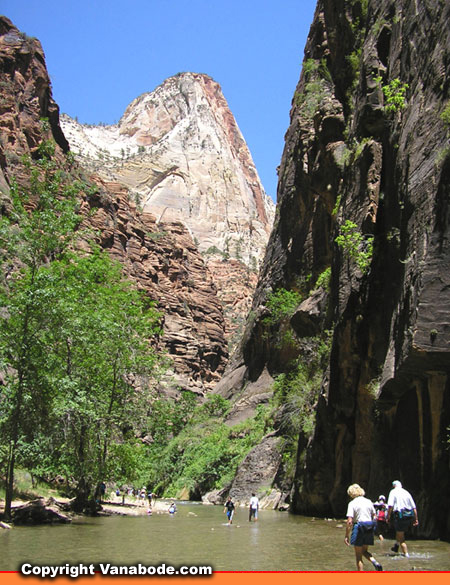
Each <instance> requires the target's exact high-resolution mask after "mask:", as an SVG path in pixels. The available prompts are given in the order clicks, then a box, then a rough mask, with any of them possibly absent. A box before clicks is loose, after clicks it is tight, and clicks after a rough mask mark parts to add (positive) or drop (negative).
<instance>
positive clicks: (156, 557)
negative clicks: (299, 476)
mask: <svg viewBox="0 0 450 585" xmlns="http://www.w3.org/2000/svg"><path fill="white" fill-rule="evenodd" d="M343 524H344V523H343V522H342V521H326V520H323V519H316V520H315V521H314V520H312V519H311V518H304V517H299V516H291V515H289V514H285V513H281V512H273V511H264V510H263V511H261V512H260V518H259V521H258V522H256V523H249V522H248V516H247V511H246V510H244V509H238V510H237V511H236V513H235V516H234V519H233V524H232V525H231V526H228V525H227V524H226V517H225V515H224V514H223V513H222V508H221V507H219V506H218V507H214V506H192V505H179V506H178V512H177V514H176V515H175V516H173V517H172V516H170V515H169V514H160V515H158V514H154V515H153V516H150V517H147V516H142V517H110V518H97V519H92V518H88V519H81V520H77V521H76V522H73V523H72V524H70V525H65V526H38V527H33V528H25V527H16V528H14V529H13V530H3V531H2V532H0V550H1V554H0V570H16V569H17V568H18V566H19V565H20V564H21V563H22V562H30V563H32V564H53V565H54V564H58V565H59V564H63V563H66V562H69V563H73V564H75V563H80V562H81V563H85V564H89V563H99V562H103V563H112V564H115V565H117V564H127V565H130V564H137V563H143V564H146V565H157V564H160V563H163V562H165V563H167V564H171V565H196V564H202V565H212V566H213V568H214V569H215V570H228V571H230V570H235V571H238V570H241V571H243V570H247V571H248V570H250V571H270V570H272V571H299V570H307V571H317V570H335V571H341V570H342V571H346V570H353V569H354V554H353V548H348V547H346V546H345V545H344V532H345V530H344V527H343ZM391 546H392V541H391V540H386V541H385V542H384V543H382V544H381V543H376V544H375V545H374V547H373V550H374V552H375V554H376V556H377V558H378V559H379V560H380V562H381V563H382V564H383V567H384V568H385V570H393V571H409V570H426V571H428V570H450V544H449V543H444V542H439V541H420V540H418V541H409V548H410V558H409V559H405V558H403V557H401V556H397V555H393V553H391V551H390V547H391ZM371 568H372V567H368V569H369V570H371Z"/></svg>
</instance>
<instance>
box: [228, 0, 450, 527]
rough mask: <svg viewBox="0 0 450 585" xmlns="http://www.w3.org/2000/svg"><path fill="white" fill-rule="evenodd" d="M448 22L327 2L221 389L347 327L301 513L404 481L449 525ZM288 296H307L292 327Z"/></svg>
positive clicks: (306, 466) (304, 454) (389, 4)
mask: <svg viewBox="0 0 450 585" xmlns="http://www.w3.org/2000/svg"><path fill="white" fill-rule="evenodd" d="M449 21H450V6H449V5H448V3H445V2H440V1H439V0H433V1H430V0H428V1H425V0H417V1H416V2H409V1H408V0H400V1H397V2H393V1H392V0H376V1H375V0H368V2H362V1H350V0H346V1H345V0H337V1H333V2H331V1H329V0H319V2H318V5H317V9H316V13H315V17H314V22H313V24H312V27H311V30H310V34H309V38H308V42H307V45H306V49H305V59H304V63H303V70H302V75H301V78H300V81H299V84H298V87H297V89H296V92H295V95H294V99H293V103H292V110H291V124H290V127H289V130H288V132H287V134H286V145H285V150H284V153H283V158H282V163H281V167H280V174H279V177H280V179H279V186H278V202H277V212H276V221H275V227H274V230H273V232H272V235H271V238H270V241H269V245H268V249H267V253H266V257H265V260H264V263H263V267H262V271H261V274H260V280H259V284H258V287H257V291H256V294H255V299H254V306H253V318H252V321H251V322H249V323H248V325H247V332H246V334H245V336H244V340H243V343H242V347H241V351H240V352H239V353H238V354H237V355H236V356H235V358H234V370H233V371H231V372H229V373H228V375H227V376H226V377H225V378H224V380H223V381H222V382H221V386H219V391H221V392H222V393H223V394H224V395H226V394H227V393H228V394H229V393H233V392H234V394H235V395H238V399H236V400H237V401H241V402H243V401H245V396H246V391H247V387H248V386H254V384H257V381H258V379H260V378H261V376H265V377H267V374H268V373H269V374H270V375H272V376H276V375H277V374H280V373H282V372H285V373H286V372H293V371H294V372H296V371H298V370H295V368H298V367H299V364H303V366H305V364H306V366H308V365H310V364H311V363H312V362H311V355H310V353H308V352H310V350H311V349H312V348H313V347H314V340H315V339H316V340H317V339H322V340H324V339H325V336H324V332H325V331H326V330H329V331H331V334H330V335H331V349H330V354H329V358H328V359H327V362H326V363H325V364H323V369H322V374H323V377H322V384H321V385H319V387H318V389H317V393H316V400H317V404H316V421H315V429H314V432H313V433H312V434H310V433H309V432H308V431H307V430H304V429H301V430H300V440H299V450H298V460H297V470H296V474H295V482H294V487H293V490H292V494H291V495H292V501H291V505H292V509H293V510H295V511H296V512H299V513H309V514H336V515H340V514H344V513H345V509H346V501H347V497H346V489H347V486H348V485H349V484H350V483H352V482H354V481H356V482H358V483H361V484H362V485H363V486H364V487H365V488H366V491H367V493H368V495H369V497H372V498H376V497H377V496H378V494H379V493H385V492H386V491H388V490H389V489H390V484H391V481H392V480H393V479H396V478H398V479H401V480H402V481H403V483H404V485H405V486H406V487H407V489H409V490H410V491H411V492H412V493H413V495H414V496H415V498H416V501H417V502H418V506H419V515H420V516H421V526H420V528H419V533H420V534H422V535H426V536H441V537H447V538H448V537H449V535H450V508H449V507H448V497H447V494H448V491H449V484H450V474H449V451H448V431H447V429H448V427H449V423H450V420H449V419H450V401H449V397H450V393H449V373H450V353H449V347H450V337H449V335H450V329H449V310H448V306H449V301H450V299H449V298H448V293H449V290H450V287H449V284H450V281H449V274H450V273H449V270H448V264H449V257H450V256H449V253H450V250H449V248H448V236H449V233H448V232H449V226H448V212H447V210H448V200H449V195H450V193H449V182H450V181H449V180H450V154H449V153H450V148H449V146H450V145H449V124H450V106H449V103H450V102H449V100H450V95H449V94H450V77H449V63H450V61H449V55H450V32H449V27H448V23H449ZM277 291H278V292H280V291H288V292H289V293H295V294H296V295H298V296H297V297H296V298H297V306H296V307H294V308H293V309H292V308H291V309H290V310H289V311H284V313H279V314H278V317H277V319H276V321H277V324H276V327H275V326H273V325H271V321H270V319H267V315H268V314H269V315H270V311H271V309H270V306H271V302H272V300H273V299H274V298H275V296H274V293H276V292H277ZM278 298H281V296H280V295H279V297H278ZM286 298H288V297H286ZM289 298H294V297H293V296H291V297H289ZM272 305H273V303H272ZM272 315H273V310H272ZM272 322H273V320H272ZM281 330H284V331H285V332H288V333H289V335H284V337H283V338H280V331H281ZM286 340H288V341H289V343H287V341H286ZM249 382H250V384H249ZM270 389H271V387H270V386H269V385H267V386H266V390H267V391H269V392H270ZM280 432H281V431H280ZM275 483H276V482H275Z"/></svg>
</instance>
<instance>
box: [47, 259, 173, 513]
mask: <svg viewBox="0 0 450 585" xmlns="http://www.w3.org/2000/svg"><path fill="white" fill-rule="evenodd" d="M52 272H53V277H54V283H55V289H56V294H55V297H56V298H57V299H58V300H57V302H56V306H55V308H54V311H53V315H54V318H55V319H57V321H58V322H55V324H54V325H55V327H54V329H53V333H52V339H51V343H50V344H49V345H50V346H51V348H52V350H53V352H54V354H53V359H54V362H55V365H56V368H55V369H56V371H57V372H58V385H59V389H60V391H59V393H58V395H57V398H56V401H55V403H54V411H53V416H54V417H55V420H56V421H57V423H58V424H57V425H56V426H57V428H59V429H60V431H59V434H58V436H56V437H55V447H57V448H56V449H54V452H55V453H56V454H57V459H58V463H60V464H62V465H63V466H64V467H66V468H68V469H69V473H70V474H71V475H72V476H73V477H76V478H77V502H76V506H77V507H78V508H80V509H82V508H85V507H86V506H88V505H91V504H93V502H94V499H95V498H94V496H95V491H96V487H97V485H98V484H99V482H100V481H102V480H106V479H110V478H111V479H112V478H113V477H114V469H113V468H112V466H111V465H110V448H111V446H112V445H119V444H122V445H123V444H124V443H126V442H127V440H128V439H129V440H131V441H134V437H135V436H136V435H137V434H138V433H139V431H140V430H141V429H143V428H144V427H145V424H146V418H147V416H148V412H149V404H150V401H151V397H152V389H153V386H154V383H155V382H156V381H157V380H158V375H159V372H160V371H161V369H162V365H163V364H162V361H161V360H160V359H159V356H158V354H157V352H156V351H155V349H154V347H153V345H152V343H151V341H152V339H153V338H154V337H155V336H156V335H158V334H159V333H160V327H159V319H160V315H159V313H158V312H157V311H156V310H155V309H154V308H153V305H152V303H151V302H149V301H148V299H146V298H145V297H144V296H143V295H142V294H141V293H140V292H139V291H137V290H135V289H134V288H133V287H132V285H131V283H130V282H128V281H126V280H124V279H123V276H122V271H121V267H120V266H119V265H118V264H117V263H114V262H113V261H112V260H111V259H110V258H109V256H108V255H107V253H106V252H103V251H101V250H99V249H97V250H94V251H93V253H91V254H89V255H87V256H85V257H79V256H77V255H74V254H72V255H70V256H69V255H66V257H65V258H64V259H62V260H60V261H58V262H54V263H53V264H52ZM58 324H59V325H58ZM120 454H122V455H125V456H126V449H125V448H122V449H119V448H117V447H115V448H114V458H115V459H116V460H117V458H118V457H119V455H120Z"/></svg>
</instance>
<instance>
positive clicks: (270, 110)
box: [0, 0, 316, 198]
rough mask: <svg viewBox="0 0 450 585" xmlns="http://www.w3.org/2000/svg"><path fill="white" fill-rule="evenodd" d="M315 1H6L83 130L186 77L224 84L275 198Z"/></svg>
mask: <svg viewBox="0 0 450 585" xmlns="http://www.w3.org/2000/svg"><path fill="white" fill-rule="evenodd" d="M315 6H316V0H78V1H75V0H2V2H1V4H0V10H1V12H2V14H4V15H5V16H7V17H8V18H10V19H11V20H12V22H13V23H14V25H15V26H17V27H18V28H19V29H20V30H21V31H22V32H24V33H26V34H28V35H29V36H34V37H37V38H38V39H39V40H40V41H41V43H42V46H43V48H44V51H45V55H46V61H47V68H48V70H49V73H50V78H51V80H52V87H53V96H54V98H55V100H56V102H57V103H58V104H59V106H60V108H61V112H66V113H67V114H69V115H70V116H72V117H77V118H78V120H79V121H80V122H86V123H98V122H105V123H108V124H111V123H114V122H117V121H118V120H119V119H120V117H121V116H122V114H123V112H124V111H125V108H126V107H127V105H128V104H129V103H130V102H131V101H132V100H133V99H134V98H135V97H137V96H138V95H140V94H142V93H145V92H148V91H152V90H154V89H155V88H156V87H157V86H158V85H159V84H160V83H162V82H163V81H164V80H165V79H167V78H168V77H170V76H172V75H175V74H176V73H179V72H182V71H193V72H196V73H206V74H208V75H210V76H211V77H213V78H214V79H215V81H217V82H218V83H220V85H221V87H222V91H223V93H224V95H225V98H226V99H227V101H228V104H229V106H230V109H231V111H232V112H233V114H234V116H235V118H236V120H237V123H238V125H239V127H240V129H241V131H242V133H243V135H244V138H245V140H246V141H247V144H248V146H249V148H250V151H251V153H252V156H253V160H254V162H255V164H256V168H257V169H258V173H259V175H260V177H261V180H262V183H263V185H264V187H265V189H266V191H267V193H268V194H269V195H271V196H272V198H275V196H276V182H277V177H276V167H277V166H278V165H279V163H280V160H281V154H282V150H283V146H284V134H285V132H286V130H287V127H288V125H289V111H290V106H291V100H292V96H293V93H294V90H295V86H296V84H297V82H298V79H299V76H300V71H301V63H302V60H303V51H304V46H305V42H306V38H307V35H308V32H309V27H310V25H311V23H312V18H313V14H314V10H315Z"/></svg>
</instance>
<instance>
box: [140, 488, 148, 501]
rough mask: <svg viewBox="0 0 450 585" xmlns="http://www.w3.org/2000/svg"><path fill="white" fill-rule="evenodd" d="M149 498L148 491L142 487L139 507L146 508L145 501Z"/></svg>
mask: <svg viewBox="0 0 450 585" xmlns="http://www.w3.org/2000/svg"><path fill="white" fill-rule="evenodd" d="M146 498H147V490H146V488H145V486H142V489H141V491H140V492H139V505H140V506H141V505H142V506H145V500H146Z"/></svg>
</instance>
